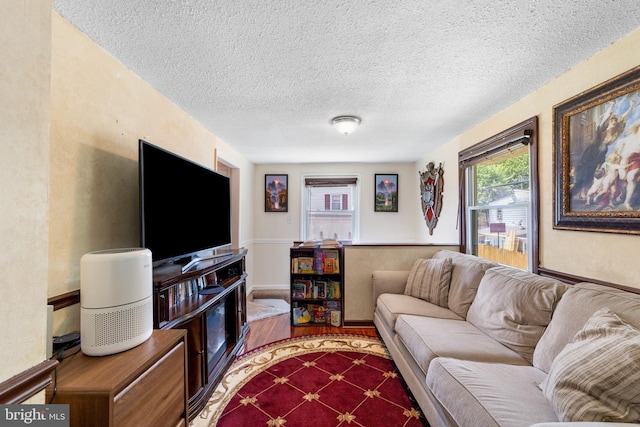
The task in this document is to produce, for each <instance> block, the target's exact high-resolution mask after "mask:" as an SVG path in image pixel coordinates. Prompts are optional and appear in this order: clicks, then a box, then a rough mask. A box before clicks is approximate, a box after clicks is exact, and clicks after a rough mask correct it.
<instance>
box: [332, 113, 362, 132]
mask: <svg viewBox="0 0 640 427" xmlns="http://www.w3.org/2000/svg"><path fill="white" fill-rule="evenodd" d="M331 124H332V125H333V127H334V128H336V130H337V131H338V132H340V133H342V134H344V135H349V134H350V133H351V132H353V131H354V130H356V129H357V128H358V125H359V124H360V118H358V117H355V116H338V117H335V118H333V119H332V120H331Z"/></svg>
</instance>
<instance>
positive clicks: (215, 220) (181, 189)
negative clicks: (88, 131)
mask: <svg viewBox="0 0 640 427" xmlns="http://www.w3.org/2000/svg"><path fill="white" fill-rule="evenodd" d="M138 160H139V174H140V232H141V245H142V247H144V248H147V249H149V250H150V251H151V253H152V256H153V265H155V266H157V265H160V264H162V263H165V262H169V261H174V260H177V259H181V258H186V257H190V256H193V255H195V254H196V253H198V252H203V251H206V250H209V249H217V248H221V247H224V246H229V245H230V244H231V194H230V186H229V178H228V177H226V176H224V175H221V174H219V173H217V172H214V171H213V170H211V169H207V168H206V167H204V166H201V165H199V164H197V163H194V162H191V161H189V160H187V159H185V158H183V157H180V156H178V155H176V154H173V153H171V152H169V151H167V150H164V149H162V148H159V147H156V146H155V145H153V144H150V143H148V142H146V141H143V140H140V141H139V159H138Z"/></svg>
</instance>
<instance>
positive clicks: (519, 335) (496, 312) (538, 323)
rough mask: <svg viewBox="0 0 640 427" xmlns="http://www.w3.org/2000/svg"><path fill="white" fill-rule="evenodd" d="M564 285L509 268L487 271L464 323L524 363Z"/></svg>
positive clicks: (532, 349) (496, 268)
mask: <svg viewBox="0 0 640 427" xmlns="http://www.w3.org/2000/svg"><path fill="white" fill-rule="evenodd" d="M566 290H567V285H565V284H564V283H561V282H559V281H557V280H554V279H550V278H546V277H542V276H538V275H536V274H533V273H529V272H527V271H524V270H519V269H517V268H512V267H495V268H492V269H489V270H487V272H486V273H485V275H484V277H483V278H482V280H481V281H480V286H479V287H478V294H477V295H476V298H475V300H474V301H473V304H471V307H470V308H469V313H468V314H467V320H468V321H469V322H471V323H473V324H474V325H475V326H476V327H477V328H478V329H480V330H481V331H483V332H484V333H486V334H487V335H489V336H491V337H492V338H493V339H495V340H496V341H499V342H501V343H502V344H504V345H505V346H507V347H509V348H510V349H512V350H513V351H515V352H517V353H518V354H520V355H521V356H522V357H524V358H525V359H526V360H528V361H529V362H531V361H532V360H533V351H534V348H535V346H536V344H537V343H538V341H539V340H540V337H541V336H542V334H543V332H544V330H545V328H546V327H547V325H548V324H549V322H550V321H551V315H552V313H553V310H554V308H555V307H556V304H557V303H558V301H559V300H560V297H561V296H562V294H563V293H564V292H565V291H566Z"/></svg>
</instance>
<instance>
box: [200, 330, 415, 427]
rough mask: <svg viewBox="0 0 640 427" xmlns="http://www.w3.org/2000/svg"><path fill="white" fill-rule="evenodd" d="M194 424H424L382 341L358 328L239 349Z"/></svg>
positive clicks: (409, 426) (236, 426)
mask: <svg viewBox="0 0 640 427" xmlns="http://www.w3.org/2000/svg"><path fill="white" fill-rule="evenodd" d="M191 425H192V426H194V427H204V426H219V427H242V426H247V427H248V426H251V427H253V426H267V427H281V426H286V427H296V426H319V427H330V426H344V427H346V426H359V427H375V426H385V427H389V426H394V427H396V426H406V427H423V426H428V424H427V423H426V421H425V420H424V418H423V416H422V414H421V412H420V411H419V408H418V406H417V404H415V403H414V402H412V400H411V399H410V397H409V394H408V393H407V391H406V388H405V386H404V385H403V383H402V380H401V377H400V374H399V373H398V371H397V370H396V368H395V365H394V364H393V362H392V361H391V360H390V356H389V354H388V353H387V349H386V348H385V346H384V344H382V342H381V341H380V340H378V339H376V338H372V337H365V336H359V335H313V336H305V337H299V338H292V339H287V340H283V341H279V342H277V343H273V344H269V345H267V346H264V347H261V348H258V349H256V350H254V351H251V352H249V353H246V354H244V355H242V356H241V357H239V358H238V359H237V360H236V361H235V362H234V363H233V364H232V366H231V367H230V368H229V370H228V372H227V374H226V375H225V377H224V378H223V380H222V381H221V383H220V384H219V385H218V387H217V389H216V390H215V392H214V394H213V395H212V397H211V399H210V400H209V402H208V403H207V405H206V406H205V408H204V410H203V411H202V412H201V413H200V414H198V415H197V416H196V417H195V418H194V419H193V421H192V422H191Z"/></svg>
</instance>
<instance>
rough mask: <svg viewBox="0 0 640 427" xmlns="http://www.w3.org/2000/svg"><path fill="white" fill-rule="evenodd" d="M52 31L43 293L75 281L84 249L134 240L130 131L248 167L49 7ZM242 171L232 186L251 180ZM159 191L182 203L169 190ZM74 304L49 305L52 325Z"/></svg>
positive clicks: (65, 322) (194, 156) (204, 158)
mask: <svg viewBox="0 0 640 427" xmlns="http://www.w3.org/2000/svg"><path fill="white" fill-rule="evenodd" d="M52 40H53V42H52V52H53V53H52V63H51V157H50V167H51V175H50V191H49V198H50V229H49V280H48V282H49V287H48V293H49V296H54V295H59V294H62V293H65V292H69V291H71V290H75V289H78V288H79V287H80V283H79V277H80V265H79V264H80V257H81V256H82V255H83V254H84V253H86V252H90V251H95V250H101V249H111V248H121V247H135V246H138V245H139V234H140V231H139V219H138V204H139V203H138V162H137V159H138V139H140V138H141V139H144V140H146V141H149V142H151V143H153V144H156V145H158V146H161V147H163V148H166V149H168V150H170V151H172V152H174V153H177V154H179V155H181V156H183V157H186V158H188V159H191V160H193V161H196V162H198V163H201V164H203V165H204V166H206V167H209V168H215V158H216V152H215V150H216V145H217V144H219V145H220V149H219V152H218V153H217V155H218V158H219V159H220V160H224V161H226V162H227V163H228V164H231V165H232V166H233V167H238V168H242V169H243V170H250V169H251V165H250V164H249V163H248V162H247V161H246V160H243V158H242V156H239V155H237V153H235V152H234V151H233V150H232V149H230V148H229V147H228V146H226V145H225V144H223V143H221V142H218V141H217V140H216V137H215V135H214V134H213V133H211V132H210V131H209V130H207V129H206V128H204V127H203V126H202V125H201V124H200V123H198V122H197V121H195V120H194V119H192V118H191V117H189V116H188V115H187V114H186V113H185V112H184V111H182V110H181V109H180V108H178V107H177V106H176V105H175V104H173V103H172V102H170V101H169V100H168V99H166V98H165V97H164V96H163V95H161V94H160V93H159V92H158V91H157V90H155V89H154V88H153V87H151V86H150V85H149V84H147V83H146V82H144V81H143V80H142V79H140V78H139V77H138V76H137V75H135V74H134V73H132V72H131V71H130V70H128V69H127V68H126V67H125V66H124V65H122V64H121V63H120V62H118V61H117V60H115V59H114V58H113V57H112V56H110V55H109V54H108V53H106V52H105V51H104V50H103V49H101V48H100V47H99V46H97V45H96V44H95V43H94V42H93V41H91V40H90V39H89V38H88V37H86V36H85V35H84V34H82V33H81V32H80V31H78V29H77V28H76V27H74V26H72V25H71V24H69V23H68V22H67V21H65V20H64V19H63V18H62V17H60V16H59V15H57V14H56V13H53V37H52ZM248 173H249V175H248V177H246V176H239V179H240V181H241V182H239V183H238V185H239V186H241V185H246V182H247V181H250V177H251V172H248ZM239 175H243V173H242V172H241V173H240V174H239ZM167 200H168V202H169V204H170V205H169V206H178V207H179V206H180V203H181V202H180V200H179V198H178V197H177V195H174V197H173V199H172V197H171V196H169V197H168V199H167ZM173 203H175V205H172V204H173ZM246 204H247V203H246V202H243V201H241V200H239V201H237V205H238V206H244V205H246ZM245 221H246V218H245ZM247 223H248V224H250V223H251V221H248V222H247ZM236 225H237V226H239V227H240V225H239V224H236ZM244 234H245V233H239V236H242V238H244V239H247V237H246V236H245V235H244ZM78 313H79V307H77V306H74V307H71V308H68V309H64V310H62V311H60V312H56V314H55V316H54V320H55V332H56V333H63V332H68V331H70V330H73V329H77V328H79V321H78Z"/></svg>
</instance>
